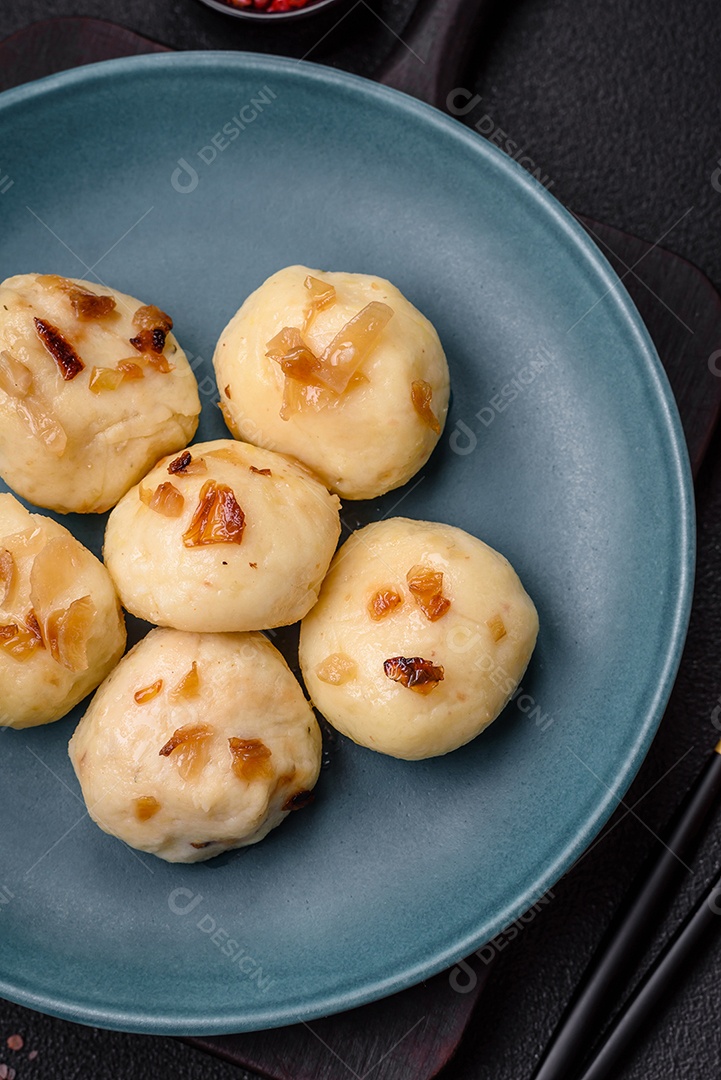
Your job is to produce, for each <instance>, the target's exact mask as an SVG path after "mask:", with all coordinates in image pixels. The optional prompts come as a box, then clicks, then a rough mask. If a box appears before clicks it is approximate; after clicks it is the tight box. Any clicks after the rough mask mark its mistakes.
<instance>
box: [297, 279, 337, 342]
mask: <svg viewBox="0 0 721 1080" xmlns="http://www.w3.org/2000/svg"><path fill="white" fill-rule="evenodd" d="M303 284H304V285H305V287H306V289H307V290H308V292H309V293H310V301H309V304H308V307H307V308H306V312H305V319H304V320H303V331H304V332H305V331H306V330H308V329H309V327H310V326H311V324H312V322H313V320H314V319H315V317H316V315H317V314H318V312H319V311H325V309H326V308H327V307H330V306H331V304H334V303H335V301H336V294H335V286H333V285H331V284H330V283H329V282H327V281H321V279H320V278H317V277H313V276H312V275H311V274H308V277H307V278H306V279H305V281H304V282H303Z"/></svg>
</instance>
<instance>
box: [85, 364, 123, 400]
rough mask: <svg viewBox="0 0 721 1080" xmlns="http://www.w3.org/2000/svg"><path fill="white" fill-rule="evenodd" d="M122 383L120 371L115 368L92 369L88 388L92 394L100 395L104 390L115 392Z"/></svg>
mask: <svg viewBox="0 0 721 1080" xmlns="http://www.w3.org/2000/svg"><path fill="white" fill-rule="evenodd" d="M122 381H123V373H122V371H118V370H117V369H116V368H102V367H94V368H93V370H92V371H91V372H90V381H89V383H88V386H89V387H90V390H91V391H92V392H93V393H94V394H102V393H104V392H105V391H106V390H117V389H118V387H119V386H120V384H121V382H122Z"/></svg>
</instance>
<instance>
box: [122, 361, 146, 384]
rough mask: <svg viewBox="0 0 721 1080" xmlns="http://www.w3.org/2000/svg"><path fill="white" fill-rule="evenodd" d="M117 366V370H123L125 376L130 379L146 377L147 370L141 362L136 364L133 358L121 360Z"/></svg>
mask: <svg viewBox="0 0 721 1080" xmlns="http://www.w3.org/2000/svg"><path fill="white" fill-rule="evenodd" d="M115 367H116V370H117V371H119V372H121V374H122V376H123V378H124V379H127V380H128V381H132V380H134V379H144V378H145V372H144V371H143V369H142V368H141V366H140V364H136V363H135V361H133V360H119V361H118V362H117V364H116V365H115Z"/></svg>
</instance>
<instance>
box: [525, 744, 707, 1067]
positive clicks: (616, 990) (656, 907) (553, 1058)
mask: <svg viewBox="0 0 721 1080" xmlns="http://www.w3.org/2000/svg"><path fill="white" fill-rule="evenodd" d="M720 794H721V742H720V743H719V744H718V745H717V746H716V748H715V749H714V751H713V753H712V754H710V755H709V757H708V759H707V761H706V763H705V764H704V766H703V768H702V769H701V772H700V773H699V775H698V777H697V778H696V780H695V781H694V784H693V786H692V787H691V789H690V791H689V792H688V793H687V795H686V797H685V798H684V800H683V802H682V803H681V806H680V807H679V809H678V810H677V812H676V813H675V814H674V816H673V818H672V819H671V821H670V823H669V824H668V826H667V827H666V829H665V830H664V831H663V833H662V835H661V836H660V837H659V838H658V841H657V843H656V847H655V848H654V851H653V852H652V854H651V856H650V858H649V860H648V862H647V864H646V866H645V867H644V869H643V870H642V872H641V873H640V874H639V876H638V878H637V879H636V881H635V882H634V884H633V885H632V887H631V889H630V890H629V892H628V894H627V896H626V898H625V900H624V901H623V903H622V905H621V908H620V910H619V912H618V914H617V915H616V916H615V918H614V920H613V922H612V923H611V925H610V927H609V929H608V931H607V932H606V934H605V935H604V937H603V939H602V941H601V944H600V945H599V947H598V949H597V950H596V952H595V954H594V956H593V958H592V960H591V962H590V964H589V965H588V968H587V969H586V971H585V973H584V976H583V979H582V981H581V984H580V986H579V987H578V989H577V990H576V993H575V994H574V997H573V998H572V1000H571V1002H570V1004H569V1005H568V1007H567V1009H566V1011H565V1013H564V1015H563V1017H562V1019H561V1021H560V1023H559V1025H558V1027H557V1028H556V1030H555V1032H554V1034H553V1036H552V1038H551V1041H550V1043H549V1045H548V1047H547V1048H546V1051H545V1053H544V1055H543V1057H542V1059H541V1061H540V1062H539V1064H538V1067H537V1069H536V1071H535V1073H534V1074H533V1080H578V1073H579V1069H580V1068H581V1066H582V1065H583V1062H584V1060H585V1059H586V1058H587V1057H588V1053H589V1050H590V1048H591V1047H592V1045H593V1043H594V1042H595V1040H596V1039H597V1037H598V1034H599V1032H600V1031H601V1029H602V1027H603V1025H604V1023H605V1021H606V1020H607V1019H608V1017H609V1015H610V1013H611V1011H612V1009H613V1007H614V1005H615V1004H616V1002H617V1001H618V998H619V996H620V993H621V991H622V990H623V988H624V987H625V985H626V983H627V982H628V979H629V977H630V975H631V974H632V973H633V972H634V971H635V970H636V968H637V965H638V963H639V961H640V959H641V957H642V955H643V954H644V952H645V951H646V949H647V947H648V945H649V943H650V940H651V938H652V937H653V934H654V931H655V929H656V927H657V924H658V919H659V916H660V913H661V910H662V908H663V907H664V906H665V904H666V903H667V901H668V898H669V896H670V894H671V893H672V891H673V890H674V888H675V887H676V886H677V884H678V882H679V880H680V878H681V877H682V875H683V873H684V872H685V871H686V870H688V866H687V863H688V861H689V860H690V858H691V855H692V854H693V851H694V849H695V846H696V842H697V840H698V839H699V837H700V834H701V831H702V829H703V827H704V825H705V824H706V822H707V820H708V818H709V815H710V813H711V810H712V809H713V807H714V805H715V803H716V802H717V800H718V797H719V795H720ZM628 1023H630V1021H627V1022H626V1026H625V1027H624V1030H626V1027H627V1024H628ZM599 1075H600V1074H599Z"/></svg>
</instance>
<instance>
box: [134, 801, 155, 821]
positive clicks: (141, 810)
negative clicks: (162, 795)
mask: <svg viewBox="0 0 721 1080" xmlns="http://www.w3.org/2000/svg"><path fill="white" fill-rule="evenodd" d="M133 808H134V810H135V816H136V818H137V819H138V821H148V820H149V818H151V817H154V816H155V814H157V812H158V810H159V809H160V803H159V802H158V800H157V799H156V798H155V797H154V796H153V795H140V796H139V797H138V798H137V799H133Z"/></svg>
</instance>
